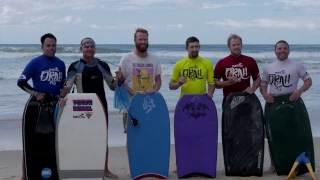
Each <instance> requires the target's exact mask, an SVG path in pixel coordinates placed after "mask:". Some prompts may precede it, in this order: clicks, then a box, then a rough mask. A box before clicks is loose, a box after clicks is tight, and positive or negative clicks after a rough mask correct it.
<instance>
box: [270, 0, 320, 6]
mask: <svg viewBox="0 0 320 180" xmlns="http://www.w3.org/2000/svg"><path fill="white" fill-rule="evenodd" d="M275 1H276V2H279V3H284V4H285V5H288V6H294V7H306V6H320V1H319V0H275Z"/></svg>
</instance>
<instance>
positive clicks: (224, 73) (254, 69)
mask: <svg viewBox="0 0 320 180" xmlns="http://www.w3.org/2000/svg"><path fill="white" fill-rule="evenodd" d="M232 76H236V77H237V78H238V79H239V82H237V83H235V84H233V85H231V86H228V87H226V88H223V96H224V98H227V97H228V95H229V94H230V93H231V92H242V91H244V90H245V89H247V88H248V87H250V76H251V77H252V79H253V80H256V79H257V78H258V77H260V73H259V68H258V65H257V62H256V61H255V60H254V59H253V58H252V57H249V56H245V55H241V56H239V57H234V56H232V55H229V56H227V57H225V58H223V59H221V60H219V61H218V63H217V64H216V66H215V68H214V78H215V79H221V78H222V79H223V81H227V80H228V79H227V77H232Z"/></svg>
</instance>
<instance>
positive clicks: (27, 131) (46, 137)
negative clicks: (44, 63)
mask: <svg viewBox="0 0 320 180" xmlns="http://www.w3.org/2000/svg"><path fill="white" fill-rule="evenodd" d="M56 103H57V101H50V102H47V103H44V104H42V103H39V102H38V101H36V99H35V98H34V97H31V98H30V99H29V101H28V102H27V104H26V107H25V111H24V115H23V120H22V135H23V149H24V152H23V156H24V166H25V169H26V179H27V180H59V177H58V171H57V161H56V149H55V127H54V122H53V119H54V110H55V106H56Z"/></svg>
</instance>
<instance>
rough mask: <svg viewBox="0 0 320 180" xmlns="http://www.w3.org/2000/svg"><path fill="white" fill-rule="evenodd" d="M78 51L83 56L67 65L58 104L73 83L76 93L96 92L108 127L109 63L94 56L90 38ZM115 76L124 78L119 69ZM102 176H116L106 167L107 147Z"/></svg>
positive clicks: (113, 82) (92, 42)
mask: <svg viewBox="0 0 320 180" xmlns="http://www.w3.org/2000/svg"><path fill="white" fill-rule="evenodd" d="M80 51H81V52H82V53H83V57H82V58H81V59H80V60H77V61H75V62H73V63H71V65H70V66H69V68H68V74H67V79H66V81H65V84H64V88H63V90H62V91H61V94H60V97H62V98H61V99H60V101H59V104H60V106H64V105H65V100H64V99H63V97H65V96H66V95H67V94H68V93H69V92H70V90H71V88H72V86H73V85H76V87H77V93H96V94H97V95H98V97H99V98H100V100H101V102H102V104H103V106H104V110H105V113H106V119H107V128H108V105H107V100H106V95H105V91H104V85H103V81H105V82H106V83H107V85H108V86H109V88H110V90H112V91H114V90H115V87H116V81H115V80H114V79H113V77H112V73H111V71H110V67H109V65H108V64H107V63H106V62H104V61H102V60H100V59H98V58H95V57H94V55H95V42H94V40H93V39H92V38H89V37H87V38H84V39H83V40H82V41H81V43H80ZM116 78H118V79H119V80H120V81H123V80H124V79H123V76H122V73H121V72H120V71H117V72H116ZM104 176H105V177H108V178H111V179H117V178H118V176H117V175H115V174H113V173H111V172H110V171H109V169H108V147H107V152H106V161H105V173H104Z"/></svg>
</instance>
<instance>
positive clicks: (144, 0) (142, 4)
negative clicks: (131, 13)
mask: <svg viewBox="0 0 320 180" xmlns="http://www.w3.org/2000/svg"><path fill="white" fill-rule="evenodd" d="M122 4H125V5H130V6H124V7H131V9H139V8H150V7H151V6H153V5H156V6H153V8H162V7H163V6H160V5H159V4H161V5H171V7H173V6H172V5H177V6H179V8H182V7H187V8H190V7H192V8H200V9H218V8H225V7H234V6H245V5H248V4H247V3H244V2H242V1H241V0H229V1H228V2H227V3H212V2H199V0H127V1H123V2H122ZM133 7H136V8H133ZM174 8H175V7H174Z"/></svg>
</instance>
